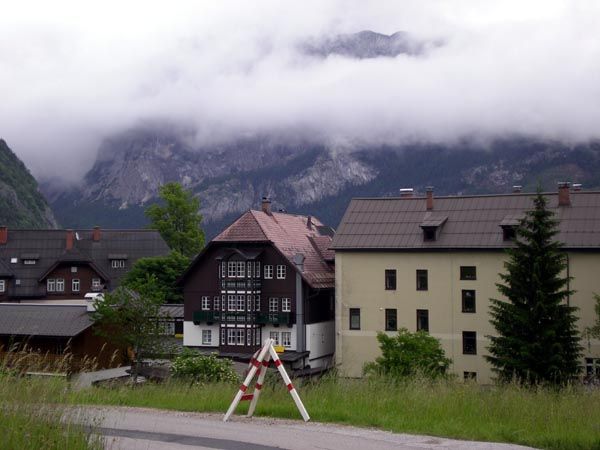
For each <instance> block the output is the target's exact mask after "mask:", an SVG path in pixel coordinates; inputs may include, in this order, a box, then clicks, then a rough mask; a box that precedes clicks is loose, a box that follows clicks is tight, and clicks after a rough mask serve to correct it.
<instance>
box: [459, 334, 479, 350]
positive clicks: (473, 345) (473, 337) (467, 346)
mask: <svg viewBox="0 0 600 450" xmlns="http://www.w3.org/2000/svg"><path fill="white" fill-rule="evenodd" d="M462 335H463V355H476V354H477V333H476V332H475V331H463V334H462Z"/></svg>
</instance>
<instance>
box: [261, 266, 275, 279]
mask: <svg viewBox="0 0 600 450" xmlns="http://www.w3.org/2000/svg"><path fill="white" fill-rule="evenodd" d="M263 273H264V275H265V280H272V279H273V265H271V264H265V266H264V268H263Z"/></svg>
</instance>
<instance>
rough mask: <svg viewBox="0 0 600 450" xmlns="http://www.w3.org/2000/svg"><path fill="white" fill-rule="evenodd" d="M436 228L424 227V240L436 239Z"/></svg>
mask: <svg viewBox="0 0 600 450" xmlns="http://www.w3.org/2000/svg"><path fill="white" fill-rule="evenodd" d="M435 230H436V229H435V228H423V240H424V241H435Z"/></svg>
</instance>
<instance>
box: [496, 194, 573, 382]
mask: <svg viewBox="0 0 600 450" xmlns="http://www.w3.org/2000/svg"><path fill="white" fill-rule="evenodd" d="M546 203H547V202H546V199H545V198H544V196H543V195H542V194H541V192H540V190H539V189H538V193H537V196H536V197H535V199H534V208H533V210H531V211H528V212H527V214H526V216H525V218H524V219H523V221H522V222H521V224H520V226H519V227H518V229H517V240H516V245H515V247H514V248H511V249H508V256H509V258H508V261H507V262H506V263H505V264H504V267H505V269H506V273H502V274H500V278H501V280H502V283H497V287H498V290H499V292H500V294H502V295H503V296H504V297H505V298H506V300H495V299H492V300H491V302H492V304H491V307H490V309H491V316H492V318H491V323H492V325H494V327H495V328H496V331H497V336H490V339H491V345H490V347H489V351H490V353H491V355H490V356H488V357H486V358H487V359H488V361H489V362H490V363H491V364H492V366H493V371H494V372H495V373H496V375H497V377H498V379H499V381H501V382H507V381H511V380H516V381H517V382H519V383H524V384H537V383H544V384H547V383H550V384H559V385H562V384H565V383H567V382H568V381H570V380H572V379H574V378H575V377H576V376H577V374H578V373H579V370H580V366H579V357H580V354H581V346H580V345H579V340H580V336H579V332H578V330H577V326H576V320H577V319H576V317H575V310H576V308H574V307H572V306H569V305H568V299H569V296H570V295H571V294H572V293H573V291H571V290H570V289H569V278H568V277H567V276H565V274H564V272H565V269H566V264H567V261H566V254H565V253H564V252H562V251H561V246H562V244H560V243H559V242H557V241H555V240H554V237H555V235H556V234H557V233H558V229H557V224H558V222H557V221H556V220H555V219H554V218H553V215H554V214H553V212H552V211H550V210H548V209H547V204H546Z"/></svg>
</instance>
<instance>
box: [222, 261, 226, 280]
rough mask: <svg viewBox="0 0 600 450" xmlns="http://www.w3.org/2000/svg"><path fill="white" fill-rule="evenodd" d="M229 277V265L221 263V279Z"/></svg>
mask: <svg viewBox="0 0 600 450" xmlns="http://www.w3.org/2000/svg"><path fill="white" fill-rule="evenodd" d="M225 275H227V263H226V262H225V261H222V262H221V278H225Z"/></svg>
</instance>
